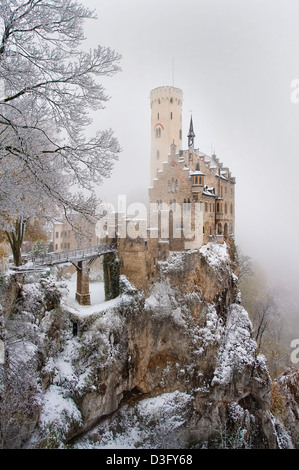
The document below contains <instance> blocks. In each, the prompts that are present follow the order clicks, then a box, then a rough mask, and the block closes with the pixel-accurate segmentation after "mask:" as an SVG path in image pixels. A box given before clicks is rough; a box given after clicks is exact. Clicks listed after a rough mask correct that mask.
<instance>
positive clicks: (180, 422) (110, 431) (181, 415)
mask: <svg viewBox="0 0 299 470" xmlns="http://www.w3.org/2000/svg"><path fill="white" fill-rule="evenodd" d="M191 402H192V397H191V396H190V395H188V394H187V393H182V392H179V391H175V392H172V393H164V394H162V395H159V396H158V397H154V398H147V399H144V400H141V401H139V402H137V403H136V404H135V405H131V406H130V405H124V406H123V407H122V408H120V409H119V410H118V411H117V412H116V413H114V415H113V416H112V417H110V418H109V419H107V420H105V421H104V422H102V423H101V424H100V425H99V426H97V427H96V428H95V429H93V430H92V431H90V432H89V433H87V434H86V435H85V436H84V437H83V438H79V439H78V440H77V442H76V444H74V446H73V448H75V449H147V448H149V449H150V448H152V449H153V448H155V449H159V448H160V449H163V448H164V449H165V448H168V449H169V448H179V447H180V441H179V437H178V435H179V432H180V429H182V428H183V427H184V426H186V424H187V423H188V417H189V414H188V413H189V412H188V409H189V406H190V403H191Z"/></svg>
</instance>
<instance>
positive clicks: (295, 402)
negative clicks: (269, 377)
mask: <svg viewBox="0 0 299 470" xmlns="http://www.w3.org/2000/svg"><path fill="white" fill-rule="evenodd" d="M275 387H277V389H278V391H279V393H280V397H281V399H282V402H281V403H280V405H281V406H280V409H279V410H278V416H279V418H280V419H281V421H282V422H283V424H284V426H285V428H286V429H287V430H288V432H289V434H290V436H291V440H292V445H293V446H294V448H295V449H299V426H298V420H299V368H298V366H297V367H296V366H294V367H292V368H291V369H289V370H287V371H286V372H284V373H283V374H281V375H280V376H279V377H278V378H277V379H276V380H275Z"/></svg>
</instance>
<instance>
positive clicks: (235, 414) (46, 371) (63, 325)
mask: <svg viewBox="0 0 299 470" xmlns="http://www.w3.org/2000/svg"><path fill="white" fill-rule="evenodd" d="M230 250H231V248H230V247H228V246H227V245H226V244H223V245H217V244H214V243H209V244H208V245H205V246H204V247H202V248H201V249H200V250H194V251H190V252H180V253H171V254H170V256H169V258H168V260H167V261H164V262H160V264H159V278H158V280H157V281H156V282H155V283H154V284H153V285H152V287H151V290H150V291H149V292H146V293H144V292H140V291H137V289H135V288H134V286H132V285H131V284H130V283H129V282H128V280H127V278H126V277H124V276H121V279H120V287H121V292H122V294H121V295H120V296H119V297H118V298H117V299H114V300H113V301H109V302H107V303H106V304H104V305H101V306H100V307H99V310H98V311H94V312H93V313H92V314H87V313H86V314H85V313H82V310H80V311H79V312H76V311H73V310H66V309H60V311H58V310H57V309H56V310H55V311H52V312H51V311H50V312H46V313H45V315H44V317H43V318H42V319H41V321H40V323H39V347H40V348H41V349H42V350H43V352H44V356H43V360H42V362H41V363H40V364H39V367H38V368H37V372H36V373H37V375H38V376H39V377H40V379H41V381H42V383H43V392H42V400H41V413H40V419H39V422H38V425H37V427H36V430H35V433H34V434H33V436H32V439H31V440H30V442H29V443H27V446H28V447H39V446H40V443H41V442H43V443H44V444H43V445H44V446H47V445H50V444H49V442H48V441H47V436H49V432H50V435H51V436H52V441H51V443H52V445H54V444H53V442H54V443H55V445H56V446H58V445H60V446H61V445H63V444H65V443H68V444H69V445H73V446H76V445H79V446H80V442H84V445H83V444H82V445H83V447H84V446H87V447H90V446H92V445H94V447H103V446H104V443H105V442H106V441H105V439H104V437H103V436H104V434H103V433H104V431H103V429H105V433H106V434H105V436H106V437H107V435H109V436H111V435H113V436H121V434H122V431H121V423H123V428H124V429H125V430H126V432H127V428H128V426H131V427H134V426H137V428H136V429H138V432H137V431H136V436H137V435H138V436H139V437H138V439H137V437H136V438H135V437H134V438H133V437H132V435H131V436H130V439H131V441H130V442H131V443H132V447H134V448H136V447H142V446H147V445H149V443H150V444H151V445H154V446H156V447H159V446H161V447H164V448H165V446H166V447H167V446H169V447H173V448H175V447H182V448H185V447H190V446H191V447H192V446H194V447H213V446H216V447H217V446H218V447H221V446H224V444H223V443H224V442H225V445H227V446H231V447H251V448H276V447H279V446H281V445H280V444H279V442H278V439H277V429H276V428H275V422H274V418H273V416H272V415H271V413H270V401H271V396H270V395H271V380H270V377H269V374H268V370H267V366H266V363H265V359H264V358H263V357H262V356H257V355H256V349H257V348H256V343H255V341H254V340H253V335H252V325H251V322H250V320H249V318H248V314H247V312H246V311H245V310H244V308H243V307H242V306H241V304H240V299H239V292H238V286H237V276H236V265H235V263H234V260H233V259H232V256H231V251H230ZM57 315H59V318H60V320H59V321H57ZM54 323H55V324H54ZM74 325H76V328H75V329H74V328H73V326H74ZM74 331H75V334H74ZM49 336H50V337H51V338H53V341H54V343H55V345H54V347H52V348H51V346H50V344H49V342H50V343H51V340H50V339H49ZM45 345H46V346H47V347H45ZM155 400H156V401H155ZM157 400H158V401H157ZM170 404H171V406H170ZM157 410H158V411H157ZM176 410H177V413H176ZM175 417H176V419H175ZM162 418H163V419H162ZM163 420H164V421H163ZM99 422H101V423H102V424H101V426H102V428H101V429H100V428H99V427H98V426H100V424H99ZM143 422H144V425H145V426H146V429H147V433H148V434H149V429H150V430H151V432H150V434H149V437H148V440H147V441H145V440H144V439H145V438H144V436H145V430H144V428H142V423H143ZM103 426H104V427H103ZM167 426H168V427H167ZM49 430H50V431H49ZM90 433H92V438H91V440H88V439H89V438H88V436H89V435H90ZM84 434H85V437H82V435H84ZM53 435H54V437H53ZM166 435H167V436H168V440H167V442H166V441H165V436H166ZM79 436H81V437H79ZM153 436H156V438H155V439H154V440H153ZM157 436H160V437H159V439H160V441H159V439H158V438H157ZM162 436H164V438H163V437H162ZM223 436H225V439H224V437H223ZM54 438H55V439H54ZM84 439H85V441H84ZM115 439H116V438H115ZM132 439H133V440H132ZM116 440H117V439H116ZM47 442H48V443H47ZM91 442H93V444H91ZM78 443H79V444H78ZM114 445H117V444H115V442H114ZM285 446H286V447H287V446H288V444H285Z"/></svg>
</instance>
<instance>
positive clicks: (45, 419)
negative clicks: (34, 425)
mask: <svg viewBox="0 0 299 470" xmlns="http://www.w3.org/2000/svg"><path fill="white" fill-rule="evenodd" d="M81 424H82V416H81V413H80V411H79V410H78V408H77V407H76V405H75V403H74V401H73V400H72V399H71V398H67V397H65V396H64V391H63V389H62V388H61V387H58V386H56V385H51V386H50V387H49V388H48V389H47V390H46V392H45V395H44V405H43V408H42V412H41V416H40V421H39V427H40V429H41V432H42V434H44V435H45V437H47V434H48V433H49V432H51V431H54V430H55V433H56V435H57V437H58V436H59V438H60V439H63V438H65V437H66V436H67V435H68V433H69V432H70V430H71V428H72V427H74V426H79V425H81Z"/></svg>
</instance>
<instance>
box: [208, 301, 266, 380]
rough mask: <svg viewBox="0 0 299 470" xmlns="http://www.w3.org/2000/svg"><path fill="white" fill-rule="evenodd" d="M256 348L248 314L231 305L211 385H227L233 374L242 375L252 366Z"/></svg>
mask: <svg viewBox="0 0 299 470" xmlns="http://www.w3.org/2000/svg"><path fill="white" fill-rule="evenodd" d="M256 347H257V346H256V342H255V341H254V340H253V338H252V324H251V321H250V319H249V316H248V313H247V312H246V310H245V309H244V308H243V307H242V306H241V305H237V304H232V305H231V306H230V308H229V310H228V317H227V323H226V328H225V333H224V335H223V338H222V343H221V347H220V351H219V357H218V360H217V367H216V370H215V372H214V378H213V381H212V385H216V384H221V385H227V384H229V383H230V382H231V381H232V379H233V376H234V374H242V373H243V372H244V370H245V368H246V367H247V366H253V365H254V364H255V360H256V358H255V353H256Z"/></svg>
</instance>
